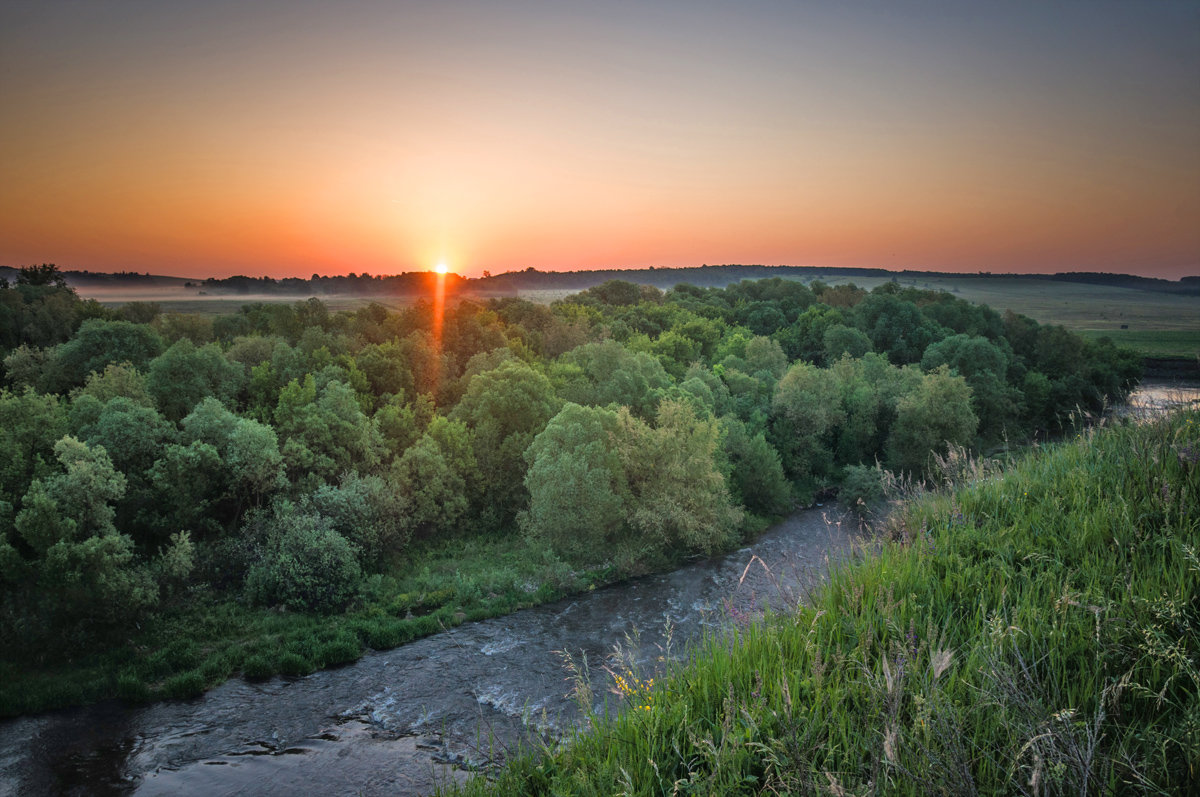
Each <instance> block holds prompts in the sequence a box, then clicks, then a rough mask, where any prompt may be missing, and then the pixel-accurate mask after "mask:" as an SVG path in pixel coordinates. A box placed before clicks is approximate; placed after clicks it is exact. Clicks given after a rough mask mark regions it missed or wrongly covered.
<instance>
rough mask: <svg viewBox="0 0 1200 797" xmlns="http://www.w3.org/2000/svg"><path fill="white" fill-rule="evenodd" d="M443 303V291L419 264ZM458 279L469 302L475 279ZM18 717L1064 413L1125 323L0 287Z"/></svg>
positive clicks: (449, 613) (421, 628)
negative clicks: (220, 303)
mask: <svg viewBox="0 0 1200 797" xmlns="http://www.w3.org/2000/svg"><path fill="white" fill-rule="evenodd" d="M424 278H425V279H426V280H427V284H428V288H429V291H430V296H431V297H433V296H434V295H435V291H436V289H437V287H438V284H437V282H436V279H437V278H436V277H434V276H433V275H426V276H425V277H424ZM451 298H452V299H453V297H451ZM0 355H3V375H2V376H3V380H4V385H5V387H4V388H3V390H2V391H0V596H2V599H3V601H2V604H0V649H2V650H3V654H2V655H3V659H2V661H0V714H6V715H13V714H19V713H22V712H28V711H36V710H42V709H47V708H52V707H57V706H65V705H72V704H78V703H81V702H86V701H91V700H96V699H101V698H106V697H111V696H120V697H122V698H125V699H128V700H149V699H157V698H166V697H187V696H191V695H195V694H197V693H199V692H201V691H203V690H204V689H206V688H207V687H209V686H211V685H213V684H215V683H219V682H220V681H222V680H224V679H225V678H227V677H229V676H231V675H235V674H242V675H245V676H247V677H252V678H253V677H264V676H268V675H271V674H274V673H285V674H302V673H306V672H310V671H312V670H313V669H316V668H320V667H324V666H329V665H334V664H338V663H342V662H346V661H350V660H353V659H355V658H357V657H358V656H360V655H361V654H362V652H363V650H364V649H365V648H368V647H369V648H376V649H382V648H388V647H392V646H395V645H398V644H401V643H403V642H404V641H406V640H409V639H412V638H414V637H417V636H420V635H424V634H429V633H432V632H434V631H436V630H438V629H440V628H443V627H446V626H450V625H454V624H456V623H460V622H463V621H465V620H469V619H474V618H481V617H485V616H489V615H495V614H500V613H506V612H510V611H513V610H514V609H516V608H519V607H521V606H525V605H529V604H531V603H536V602H541V601H546V600H550V599H553V598H556V597H559V596H562V595H564V594H566V593H569V592H572V591H577V590H581V589H586V588H588V587H590V586H595V585H598V584H601V583H606V582H610V581H613V580H616V579H620V578H625V577H628V576H631V575H637V574H640V573H645V572H649V571H652V570H658V569H663V568H668V567H670V566H672V565H673V564H674V563H677V562H678V561H680V560H681V559H682V558H684V557H688V556H694V555H703V554H709V553H712V552H715V551H718V550H722V549H728V548H729V547H730V546H734V545H737V544H738V543H739V542H740V541H741V540H742V539H744V538H745V537H746V536H748V535H752V534H754V533H755V532H756V531H758V530H760V529H762V528H763V527H764V526H765V525H766V524H767V523H769V522H770V520H771V519H772V518H776V517H778V516H780V515H782V514H784V513H786V512H788V511H790V509H791V508H792V507H793V506H794V505H795V504H796V503H797V502H799V503H807V502H809V501H811V500H812V499H813V497H814V496H816V495H817V494H819V493H820V492H821V491H824V490H828V489H836V488H838V486H839V485H842V489H843V491H844V493H845V494H846V495H847V496H849V497H850V498H851V499H853V498H856V497H859V496H861V497H869V496H870V495H871V494H872V493H874V492H875V491H877V489H878V478H879V477H878V474H879V473H880V472H881V471H879V470H878V469H877V468H876V463H877V462H879V463H882V464H883V465H884V466H886V467H887V468H888V469H890V470H891V471H892V472H895V473H898V474H909V475H912V476H917V475H919V474H920V473H922V472H923V471H924V470H925V469H926V467H927V466H928V465H929V463H930V462H931V461H932V458H933V457H934V456H935V455H938V454H942V455H944V454H945V453H946V452H947V451H948V450H949V448H948V446H968V447H973V448H975V449H989V448H994V447H996V446H997V445H1001V444H1002V443H1003V442H1004V440H1006V439H1007V438H1009V437H1011V438H1014V439H1021V438H1025V437H1027V436H1029V435H1034V434H1039V435H1040V434H1045V433H1047V432H1058V431H1061V430H1062V429H1063V428H1064V427H1065V426H1066V425H1068V423H1069V422H1068V421H1067V418H1068V413H1069V412H1070V411H1071V410H1073V409H1076V408H1084V409H1089V410H1098V409H1100V408H1101V407H1102V406H1103V404H1104V403H1105V401H1106V400H1109V399H1118V398H1120V397H1122V396H1123V395H1124V394H1125V393H1126V392H1127V391H1128V390H1129V388H1130V387H1131V386H1132V385H1133V384H1134V382H1135V380H1136V377H1137V372H1138V359H1137V357H1136V356H1134V355H1132V354H1131V353H1129V352H1126V351H1123V350H1120V349H1117V348H1116V347H1114V346H1113V345H1112V344H1111V343H1109V342H1107V341H1099V342H1091V341H1085V340H1082V339H1080V338H1078V337H1076V336H1074V335H1072V334H1070V333H1068V332H1066V331H1065V330H1063V329H1062V328H1061V327H1056V326H1044V325H1039V324H1037V323H1036V322H1034V321H1032V320H1030V319H1028V318H1025V317H1023V316H1019V315H1015V314H1011V313H1008V314H1005V315H1000V314H998V313H996V312H994V311H992V310H990V309H989V308H987V307H983V306H977V305H972V304H969V303H967V302H964V301H961V300H959V299H955V298H954V297H953V296H951V295H949V294H945V293H937V292H932V291H919V290H914V289H906V288H901V287H899V286H897V285H894V284H886V285H883V286H880V287H878V288H876V289H875V290H873V291H870V292H867V291H864V290H860V289H858V288H855V287H854V286H839V287H836V288H834V287H829V286H826V285H822V284H820V283H814V284H813V285H811V286H805V285H803V284H801V283H799V282H789V281H785V280H779V279H770V280H760V281H757V282H742V283H738V284H735V285H732V286H729V287H727V288H724V289H714V288H696V287H692V286H687V285H680V286H677V287H676V288H675V289H673V290H671V291H668V292H665V293H664V292H662V291H660V290H658V289H655V288H648V287H639V286H636V285H632V284H629V283H623V282H615V281H614V282H609V283H605V284H603V285H600V286H597V287H595V288H591V289H589V290H587V291H584V292H582V293H580V294H577V295H575V296H571V297H568V298H566V299H564V300H561V301H558V302H555V303H554V304H553V305H551V306H544V305H538V304H534V303H531V302H528V301H523V300H520V299H511V298H509V299H497V300H492V301H489V302H486V303H479V302H474V301H466V300H463V301H453V300H451V301H448V302H446V303H445V305H444V306H443V304H442V303H441V302H438V301H432V302H428V301H418V302H416V303H415V304H413V305H412V306H410V307H407V308H404V309H401V310H399V311H396V312H393V311H389V310H387V309H385V308H383V307H380V306H378V305H371V306H367V307H363V308H361V309H358V310H355V311H346V312H337V313H332V312H330V311H329V310H328V308H327V307H326V306H325V305H324V304H322V303H321V302H320V301H318V300H315V299H311V300H308V301H306V302H298V303H289V304H253V305H247V306H245V307H244V308H242V310H241V311H240V312H238V313H233V314H227V315H217V316H205V315H192V314H173V313H166V314H164V313H161V312H160V311H159V309H158V308H157V307H155V306H153V305H145V304H129V305H126V306H124V307H122V308H120V309H119V310H109V309H106V308H104V307H102V306H100V305H98V304H97V303H95V302H90V301H80V300H79V299H78V297H77V296H76V295H75V294H74V293H73V292H72V291H71V290H70V289H69V288H68V287H67V286H66V285H65V283H64V282H63V280H62V277H61V274H59V273H58V271H57V270H56V269H55V268H54V267H53V266H40V267H31V268H26V269H22V270H21V271H20V272H19V274H18V276H17V279H16V282H15V284H13V285H9V284H8V283H7V282H3V283H0Z"/></svg>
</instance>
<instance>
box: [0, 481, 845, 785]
mask: <svg viewBox="0 0 1200 797" xmlns="http://www.w3.org/2000/svg"><path fill="white" fill-rule="evenodd" d="M858 534H859V528H858V526H857V524H856V523H855V522H854V520H853V519H852V516H850V515H846V514H844V513H842V512H840V511H839V510H838V509H837V508H836V507H835V506H833V505H830V506H828V507H826V508H814V509H808V510H802V511H800V512H797V513H796V514H794V515H792V516H791V517H789V518H788V519H787V520H785V521H784V522H782V523H780V524H779V525H777V526H775V527H773V528H771V529H770V530H768V531H767V532H766V533H764V534H763V535H762V536H760V537H759V538H758V539H757V540H756V541H755V542H754V543H753V545H751V546H749V547H747V548H743V549H741V550H739V551H736V552H734V553H731V554H728V555H726V556H723V557H720V558H715V559H710V560H705V561H699V562H696V563H693V564H691V565H688V566H686V567H683V568H681V569H679V570H676V571H674V572H671V573H665V574H661V575H656V576H648V577H645V578H640V579H636V580H633V581H628V582H624V583H621V584H616V585H613V586H611V587H607V588H604V589H599V590H595V591H593V592H589V593H586V594H583V595H579V596H576V597H573V598H570V599H566V600H563V601H559V602H557V603H552V604H546V605H544V606H538V607H535V608H532V609H526V610H523V611H520V612H517V613H515V614H511V615H508V616H505V617H498V618H495V619H491V620H485V621H482V622H477V623H468V624H464V625H461V626H458V627H456V628H453V629H450V630H447V631H444V632H442V633H439V634H435V635H433V636H430V637H426V638H424V639H421V640H417V641H415V642H412V643H410V644H408V645H404V646H402V647H399V648H396V649H394V650H390V651H384V652H378V653H369V654H367V655H366V656H364V657H363V658H362V659H360V660H359V661H358V662H356V663H354V664H350V665H347V666H344V667H340V668H337V669H332V670H325V671H322V672H318V673H314V674H312V675H309V676H305V677H302V678H283V677H278V678H273V679H271V680H268V681H261V682H248V681H244V680H242V679H233V680H230V681H228V682H226V683H225V684H223V685H221V686H218V687H216V688H215V689H212V690H210V691H209V692H207V693H205V694H204V695H202V696H200V697H198V698H195V699H193V700H187V701H171V702H163V703H157V704H154V705H150V706H141V707H130V706H125V705H122V704H121V703H118V702H108V703H103V704H99V705H95V706H89V707H85V708H79V709H70V710H65V711H58V712H52V713H48V714H42V715H39V716H33V717H21V718H18V719H15V720H8V721H4V722H3V723H0V793H3V794H13V795H18V794H19V795H30V796H31V797H36V795H62V794H80V795H83V794H87V795H125V794H136V795H168V794H203V795H206V797H209V796H215V795H237V794H255V795H294V794H312V793H319V794H323V795H341V794H356V795H357V794H363V795H372V794H389V795H397V794H428V793H430V792H432V791H433V790H434V789H435V788H436V787H437V785H438V784H442V783H446V782H448V781H451V780H457V779H462V778H466V777H469V774H468V773H469V772H470V769H471V767H478V766H486V765H489V764H491V763H494V762H496V761H498V760H503V758H504V757H505V755H506V754H507V753H508V752H510V751H511V750H513V749H514V748H515V747H516V746H517V745H518V744H520V743H522V742H536V741H537V739H538V738H555V737H558V736H561V735H562V734H563V733H564V732H565V731H567V730H569V729H571V728H572V727H574V726H575V724H576V723H577V722H578V720H579V718H580V711H579V708H578V707H577V705H576V703H575V701H574V700H573V699H572V698H571V697H569V692H570V691H571V683H570V682H569V678H568V672H567V670H566V669H565V666H564V659H563V651H567V652H569V653H570V654H571V655H572V657H573V658H574V659H575V660H576V661H582V660H583V658H584V657H586V658H587V661H588V662H589V664H590V667H591V674H592V682H593V685H594V687H595V694H596V700H597V702H596V705H595V706H594V708H595V709H596V710H598V711H604V710H605V709H606V701H607V704H608V707H609V708H611V707H612V706H613V705H615V704H617V703H619V699H618V698H616V697H615V696H613V695H610V694H608V687H609V686H611V677H610V676H609V675H608V674H607V673H605V672H604V670H603V669H602V666H603V665H604V664H605V662H606V660H607V659H608V657H610V655H611V654H612V653H613V651H614V648H615V646H618V645H619V646H621V647H622V648H623V649H624V650H626V651H627V654H626V655H627V656H629V657H630V658H632V659H633V660H634V661H636V662H637V663H638V665H639V666H640V667H641V668H644V669H645V670H647V671H648V670H649V669H650V668H653V667H654V666H655V664H654V663H655V662H656V661H657V660H658V658H659V657H660V656H662V655H663V652H664V649H665V648H666V647H667V643H668V640H667V638H666V629H667V626H668V622H669V625H670V643H671V648H672V651H671V654H672V656H673V657H674V656H677V655H679V653H680V652H681V651H683V650H685V649H686V643H687V641H688V640H692V639H695V638H697V637H698V636H699V635H700V634H701V632H702V631H703V630H704V629H705V628H706V627H707V628H713V627H720V626H723V625H727V624H732V623H740V622H747V621H750V620H751V619H753V618H754V617H756V616H758V615H760V614H761V613H762V611H763V609H764V607H766V606H770V607H772V608H774V609H777V610H778V609H783V608H787V607H788V606H792V605H795V603H796V602H797V601H800V600H803V598H804V596H805V594H806V592H807V591H808V590H811V589H812V588H814V587H816V586H817V585H819V584H820V582H821V581H822V580H823V578H824V576H825V574H826V572H827V566H828V563H829V562H830V561H832V560H836V559H839V558H842V557H845V556H847V555H849V554H850V552H851V551H852V548H853V545H854V542H855V540H856V539H857V536H858ZM633 638H637V642H636V644H634V645H632V646H631V645H630V640H631V639H633Z"/></svg>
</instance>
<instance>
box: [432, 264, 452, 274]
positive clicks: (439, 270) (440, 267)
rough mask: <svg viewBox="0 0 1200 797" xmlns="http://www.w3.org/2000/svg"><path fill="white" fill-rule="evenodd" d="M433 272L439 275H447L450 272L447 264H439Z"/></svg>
mask: <svg viewBox="0 0 1200 797" xmlns="http://www.w3.org/2000/svg"><path fill="white" fill-rule="evenodd" d="M433 270H434V271H436V272H437V273H439V274H445V273H446V272H447V271H449V269H448V268H446V264H445V263H438V264H437V265H436V266H434V267H433Z"/></svg>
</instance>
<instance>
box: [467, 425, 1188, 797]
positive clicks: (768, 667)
mask: <svg viewBox="0 0 1200 797" xmlns="http://www.w3.org/2000/svg"><path fill="white" fill-rule="evenodd" d="M943 465H948V466H949V467H948V468H946V469H945V470H944V471H943V472H944V473H947V474H948V475H949V478H948V479H947V481H946V482H944V483H943V485H942V486H941V487H940V488H939V489H937V490H934V491H932V492H929V493H927V494H925V495H923V496H920V497H917V498H916V499H914V500H911V501H908V502H906V503H905V504H904V505H903V506H901V507H900V508H898V510H897V511H896V513H895V514H894V515H893V516H892V517H891V518H890V519H889V520H888V522H887V523H886V529H887V531H888V535H887V536H888V537H889V540H890V541H888V542H886V543H884V544H883V545H882V547H881V548H880V549H878V550H877V551H874V552H872V553H871V554H869V555H868V556H866V557H865V558H863V559H862V560H861V561H859V562H856V563H852V564H849V565H846V566H844V567H842V568H841V569H839V570H837V571H836V572H834V573H833V575H832V577H831V579H830V581H829V583H828V584H827V585H826V586H825V587H824V588H823V590H822V591H821V592H820V593H819V594H818V595H817V596H816V598H815V600H814V601H813V602H812V603H811V605H808V606H803V607H800V608H799V609H798V610H796V611H795V612H794V613H789V614H787V615H783V616H776V617H773V618H770V619H769V620H768V621H767V622H766V623H765V624H761V625H751V626H747V627H740V628H738V627H735V628H733V629H732V630H729V631H726V632H720V633H717V634H715V635H714V636H711V637H710V638H709V639H707V640H706V642H705V643H704V644H703V645H702V646H701V648H700V650H699V651H698V652H697V654H696V657H695V659H694V660H693V661H692V662H690V663H689V664H686V665H682V666H678V667H677V668H676V669H675V670H674V671H673V672H671V673H669V674H668V675H667V676H666V677H662V676H660V677H659V679H658V683H657V684H649V683H648V682H647V681H643V680H642V679H641V678H640V677H639V675H638V674H637V673H636V672H631V671H624V672H622V673H620V674H617V675H614V676H613V680H614V687H615V688H613V689H612V691H614V692H616V693H618V694H620V695H621V699H622V701H623V702H625V703H626V704H627V705H626V708H625V709H624V711H623V712H622V713H621V714H620V715H619V716H617V717H615V718H605V717H603V716H597V715H595V714H591V715H590V722H591V727H589V728H587V729H585V730H582V731H580V732H577V733H576V735H575V736H574V737H573V738H571V739H569V740H567V741H566V742H564V743H563V744H562V746H561V747H558V748H555V749H547V750H546V751H544V752H543V753H541V754H536V755H526V756H524V757H518V758H516V759H515V760H513V761H511V762H510V764H509V765H508V767H507V768H506V769H504V770H501V771H500V772H499V773H493V776H492V779H491V780H484V779H482V778H481V779H479V780H476V781H474V782H472V783H470V784H468V785H467V786H465V787H463V788H462V789H461V792H462V793H465V794H482V793H489V794H490V793H502V794H527V795H551V794H553V795H601V794H613V793H621V794H630V795H636V794H646V795H650V794H730V795H732V794H783V793H796V794H815V793H830V794H835V795H849V794H880V793H885V794H917V795H923V794H951V795H973V794H1001V793H1013V794H1039V795H1040V794H1072V795H1075V794H1120V793H1143V794H1184V793H1191V792H1193V791H1194V789H1195V785H1196V782H1197V779H1198V778H1200V412H1197V411H1196V410H1194V409H1193V410H1189V411H1184V412H1180V413H1177V414H1175V415H1173V416H1171V417H1166V418H1160V419H1158V420H1154V421H1152V422H1149V423H1144V424H1139V425H1134V424H1131V423H1129V422H1128V421H1126V422H1124V423H1122V424H1119V425H1117V426H1115V427H1110V428H1105V429H1101V430H1087V431H1084V432H1083V433H1081V434H1079V435H1077V436H1076V437H1075V438H1074V439H1073V440H1069V441H1066V442H1063V443H1060V444H1056V445H1052V446H1048V447H1046V448H1043V449H1042V450H1040V451H1036V452H1034V453H1032V454H1030V455H1029V456H1027V457H1024V458H1021V459H1019V460H1018V461H1017V462H1015V463H1010V464H1009V465H1008V466H1007V467H1004V468H1000V467H999V466H997V465H995V464H994V463H987V462H985V461H979V460H970V459H969V458H966V457H963V456H961V455H960V456H951V457H946V458H945V459H943ZM578 688H579V689H580V690H581V691H582V692H583V693H585V694H586V693H587V692H588V690H589V689H592V688H599V687H598V685H592V684H590V683H589V682H587V681H586V680H581V681H580V682H579V684H578ZM584 702H585V703H586V704H587V705H586V708H588V709H589V710H590V703H591V701H590V700H585V701H584Z"/></svg>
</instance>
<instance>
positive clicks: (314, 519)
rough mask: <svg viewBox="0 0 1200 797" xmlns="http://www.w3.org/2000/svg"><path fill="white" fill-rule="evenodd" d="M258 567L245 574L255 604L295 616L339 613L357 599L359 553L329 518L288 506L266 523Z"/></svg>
mask: <svg viewBox="0 0 1200 797" xmlns="http://www.w3.org/2000/svg"><path fill="white" fill-rule="evenodd" d="M266 537H267V540H266V544H265V545H264V547H263V551H262V556H261V559H260V560H259V562H258V563H257V564H255V565H253V566H251V568H250V570H249V572H248V573H247V574H246V593H247V595H248V596H249V597H250V600H251V601H253V602H254V603H258V604H262V605H265V606H276V605H281V606H286V607H287V608H289V609H293V610H296V611H307V612H334V611H339V610H341V609H344V608H345V607H346V606H347V605H348V604H349V603H350V602H351V601H353V600H354V599H355V598H356V597H357V595H358V587H359V584H360V583H361V582H362V569H361V568H360V567H359V563H358V559H357V551H356V550H355V549H354V546H353V545H351V544H350V542H349V541H347V540H346V538H345V537H343V536H342V535H340V534H338V533H337V532H336V531H334V529H333V523H332V521H331V520H330V519H329V518H326V517H322V516H321V515H319V514H316V513H314V512H303V511H301V510H299V509H298V508H296V507H294V506H292V505H290V504H285V505H282V506H281V507H278V508H277V509H276V510H275V512H274V514H273V516H272V517H271V518H270V520H269V521H268V523H267V530H266Z"/></svg>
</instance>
